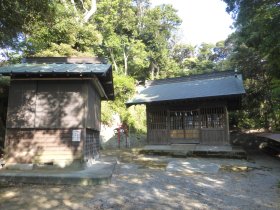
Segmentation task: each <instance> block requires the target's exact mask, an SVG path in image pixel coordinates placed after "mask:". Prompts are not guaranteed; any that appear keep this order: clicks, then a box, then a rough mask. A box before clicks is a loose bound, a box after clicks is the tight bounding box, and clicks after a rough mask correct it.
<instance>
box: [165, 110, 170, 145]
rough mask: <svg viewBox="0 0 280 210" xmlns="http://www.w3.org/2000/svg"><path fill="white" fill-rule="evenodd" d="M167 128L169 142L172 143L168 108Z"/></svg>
mask: <svg viewBox="0 0 280 210" xmlns="http://www.w3.org/2000/svg"><path fill="white" fill-rule="evenodd" d="M166 124H167V125H166V128H167V144H171V138H170V110H169V109H167V122H166Z"/></svg>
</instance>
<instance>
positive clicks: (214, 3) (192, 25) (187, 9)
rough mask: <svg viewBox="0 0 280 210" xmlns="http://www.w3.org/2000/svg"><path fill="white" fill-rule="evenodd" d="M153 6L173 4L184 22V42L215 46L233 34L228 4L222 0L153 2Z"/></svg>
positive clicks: (161, 0)
mask: <svg viewBox="0 0 280 210" xmlns="http://www.w3.org/2000/svg"><path fill="white" fill-rule="evenodd" d="M151 2H152V5H159V4H172V5H173V7H174V8H175V9H177V10H178V15H179V17H180V18H181V19H182V20H183V22H182V25H181V28H180V32H179V34H180V36H181V39H182V42H184V43H188V44H193V45H197V44H201V43H202V42H207V43H213V44H215V43H216V42H218V41H221V40H225V39H226V38H227V37H228V35H229V34H231V33H232V32H233V30H232V29H230V26H231V25H232V23H233V20H232V19H231V17H230V15H229V14H228V13H227V12H226V11H225V9H226V4H225V3H224V2H223V1H221V0H151Z"/></svg>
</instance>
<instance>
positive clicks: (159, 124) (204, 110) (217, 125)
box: [147, 101, 229, 145]
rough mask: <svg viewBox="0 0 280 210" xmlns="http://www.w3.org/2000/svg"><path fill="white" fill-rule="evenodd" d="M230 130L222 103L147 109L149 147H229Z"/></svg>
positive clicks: (164, 105)
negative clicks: (158, 145) (185, 145)
mask: <svg viewBox="0 0 280 210" xmlns="http://www.w3.org/2000/svg"><path fill="white" fill-rule="evenodd" d="M228 127H229V126H228V112H227V107H226V105H225V103H224V102H223V101H220V102H219V103H214V102H211V101H210V102H209V103H199V102H196V103H189V104H187V103H185V104H182V103H176V102H175V103H173V104H156V105H153V104H149V105H147V130H148V136H147V137H148V142H149V144H188V143H195V144H203V145H228V144H229V131H228Z"/></svg>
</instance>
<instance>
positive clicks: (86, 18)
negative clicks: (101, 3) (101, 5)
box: [71, 0, 97, 22]
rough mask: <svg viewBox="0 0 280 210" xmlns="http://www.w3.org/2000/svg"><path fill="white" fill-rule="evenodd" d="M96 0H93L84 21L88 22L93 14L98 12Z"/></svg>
mask: <svg viewBox="0 0 280 210" xmlns="http://www.w3.org/2000/svg"><path fill="white" fill-rule="evenodd" d="M71 1H72V0H71ZM96 9H97V8H96V0H91V8H90V10H88V11H87V12H85V14H84V21H85V22H88V21H89V19H90V18H91V16H92V15H93V14H94V13H95V12H96Z"/></svg>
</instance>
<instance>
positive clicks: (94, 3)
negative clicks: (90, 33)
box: [84, 0, 97, 23]
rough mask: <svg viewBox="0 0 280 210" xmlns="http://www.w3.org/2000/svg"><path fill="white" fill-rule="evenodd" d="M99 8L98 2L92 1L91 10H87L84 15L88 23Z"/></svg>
mask: <svg viewBox="0 0 280 210" xmlns="http://www.w3.org/2000/svg"><path fill="white" fill-rule="evenodd" d="M96 10H97V6H96V0H91V7H90V10H87V11H86V12H85V14H84V21H85V22H86V23H87V22H88V21H89V19H90V18H91V16H92V15H93V14H94V13H95V12H96Z"/></svg>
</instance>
